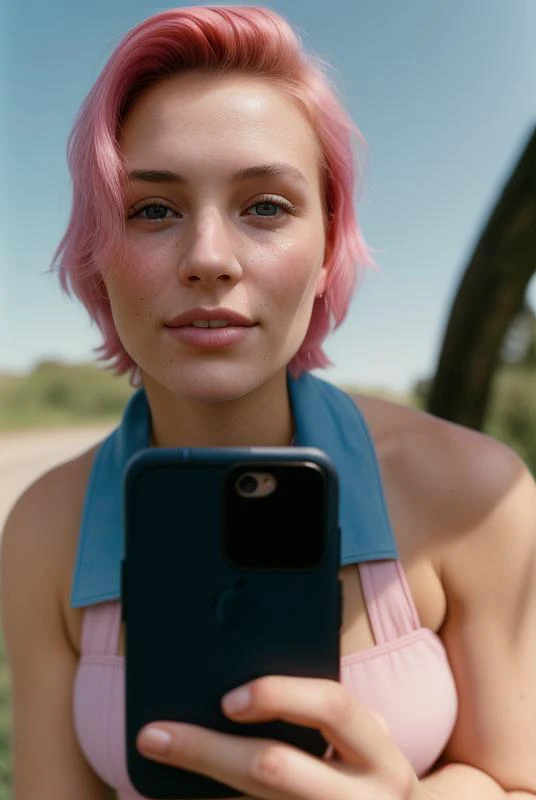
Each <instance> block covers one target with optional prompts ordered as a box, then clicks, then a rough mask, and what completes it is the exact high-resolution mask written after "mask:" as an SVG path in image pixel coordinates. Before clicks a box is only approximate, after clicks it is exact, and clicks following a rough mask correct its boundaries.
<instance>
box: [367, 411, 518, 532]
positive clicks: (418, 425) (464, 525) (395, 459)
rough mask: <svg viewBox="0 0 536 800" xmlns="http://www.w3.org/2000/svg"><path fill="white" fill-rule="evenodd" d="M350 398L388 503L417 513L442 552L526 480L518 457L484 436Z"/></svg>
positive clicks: (421, 415)
mask: <svg viewBox="0 0 536 800" xmlns="http://www.w3.org/2000/svg"><path fill="white" fill-rule="evenodd" d="M354 400H355V402H356V403H357V405H358V406H359V408H360V410H361V411H362V412H363V415H364V416H365V419H366V421H367V425H368V426H369V429H370V431H371V435H372V438H373V441H374V443H375V446H376V451H377V454H378V459H379V462H380V468H381V471H382V475H383V477H384V480H385V482H386V489H387V491H388V492H390V493H391V498H392V502H393V503H394V505H395V506H396V508H399V507H401V506H404V507H405V508H406V509H408V508H412V509H413V512H406V513H412V514H413V515H417V517H418V521H419V522H420V525H419V526H418V529H421V528H422V529H423V530H426V531H427V535H429V536H430V537H432V539H433V540H434V542H433V543H434V544H437V545H438V546H439V547H441V548H443V546H445V545H446V546H448V547H450V546H451V545H453V544H454V542H456V541H459V540H460V539H461V538H463V537H464V536H467V534H468V532H470V531H472V532H474V531H476V530H480V529H482V527H483V526H485V523H486V520H488V519H489V518H490V515H492V514H493V513H494V511H495V510H497V509H498V507H499V506H500V505H501V504H502V503H504V502H505V501H506V499H507V498H508V496H509V495H510V493H511V492H512V491H514V490H515V487H517V486H518V485H519V483H520V482H524V483H527V482H528V483H529V484H530V482H531V476H530V473H529V472H528V469H527V467H526V466H525V464H524V463H523V461H522V460H521V459H520V458H519V456H517V454H516V453H515V452H514V451H513V450H512V449H511V448H509V447H508V446H507V445H505V444H504V443H502V442H500V441H498V440H496V439H493V438H492V437H490V436H488V435H486V434H484V433H481V432H479V431H474V430H472V429H469V428H466V427H464V426H461V425H457V424H455V423H452V422H448V421H446V420H442V419H439V418H437V417H434V416H433V415H431V414H428V413H426V412H424V411H420V410H417V409H413V408H410V407H407V406H403V405H400V404H398V403H394V402H391V401H388V400H383V399H379V398H374V397H369V396H366V395H356V396H354ZM429 543H430V544H432V542H431V541H430V542H429Z"/></svg>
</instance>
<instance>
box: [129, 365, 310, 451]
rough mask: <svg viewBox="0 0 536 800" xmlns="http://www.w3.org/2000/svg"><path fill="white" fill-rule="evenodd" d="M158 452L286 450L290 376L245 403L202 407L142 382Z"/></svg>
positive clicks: (265, 386) (282, 376)
mask: <svg viewBox="0 0 536 800" xmlns="http://www.w3.org/2000/svg"><path fill="white" fill-rule="evenodd" d="M143 377H144V380H143V383H144V388H145V392H146V394H147V400H148V403H149V407H150V409H151V444H152V445H153V446H156V447H286V446H288V445H289V444H290V443H291V441H292V438H293V436H294V423H293V418H292V409H291V406H290V399H289V395H288V388H287V376H286V370H284V371H282V372H280V373H278V374H277V375H276V376H274V377H273V378H271V379H270V381H268V382H267V383H266V384H263V385H262V386H259V387H257V388H256V389H255V390H254V391H252V392H249V393H248V394H247V395H244V396H243V397H239V398H236V399H233V400H226V401H223V402H217V403H214V402H211V403H203V402H200V401H199V400H192V399H189V398H185V397H183V396H177V395H175V394H172V393H171V392H169V391H168V390H167V389H165V388H163V387H162V385H161V384H157V383H156V382H153V381H152V380H150V379H148V378H147V376H143Z"/></svg>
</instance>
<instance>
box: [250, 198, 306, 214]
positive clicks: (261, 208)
mask: <svg viewBox="0 0 536 800" xmlns="http://www.w3.org/2000/svg"><path fill="white" fill-rule="evenodd" d="M251 209H256V210H257V213H256V214H248V216H254V217H257V218H264V219H274V218H277V217H279V216H281V215H280V214H278V213H277V212H278V211H284V212H285V213H287V214H292V213H293V212H295V211H296V208H295V207H294V206H293V205H292V203H289V202H288V201H287V200H282V199H281V198H279V197H277V198H276V197H273V198H272V197H264V198H262V199H261V200H259V201H258V202H257V203H254V204H253V205H252V206H249V208H248V209H247V211H251Z"/></svg>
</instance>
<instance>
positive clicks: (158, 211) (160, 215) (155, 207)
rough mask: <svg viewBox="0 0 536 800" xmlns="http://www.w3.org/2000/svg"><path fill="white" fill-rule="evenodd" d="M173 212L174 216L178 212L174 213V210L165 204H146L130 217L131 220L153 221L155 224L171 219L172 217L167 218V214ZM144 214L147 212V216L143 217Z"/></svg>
mask: <svg viewBox="0 0 536 800" xmlns="http://www.w3.org/2000/svg"><path fill="white" fill-rule="evenodd" d="M168 211H171V213H172V214H176V213H177V212H176V211H173V209H172V208H170V207H169V206H167V205H165V203H146V204H145V205H143V206H141V208H137V209H135V211H134V212H133V213H132V214H131V215H130V216H129V219H134V218H138V219H143V220H148V221H149V220H152V221H154V222H163V221H164V220H166V219H171V217H167V216H166V213H167V212H168ZM144 212H147V216H143V214H144Z"/></svg>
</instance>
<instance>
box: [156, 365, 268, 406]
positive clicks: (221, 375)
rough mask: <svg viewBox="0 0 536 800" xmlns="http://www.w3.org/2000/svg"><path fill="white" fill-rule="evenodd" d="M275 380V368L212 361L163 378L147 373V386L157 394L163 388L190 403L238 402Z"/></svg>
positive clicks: (168, 372)
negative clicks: (159, 388) (272, 379)
mask: <svg viewBox="0 0 536 800" xmlns="http://www.w3.org/2000/svg"><path fill="white" fill-rule="evenodd" d="M268 363H269V362H267V364H268ZM273 377H274V371H273V366H272V368H271V369H268V368H267V369H265V370H263V369H261V368H259V363H258V362H257V364H255V365H252V364H251V363H249V364H245V363H241V364H239V363H234V364H231V363H222V362H219V363H218V362H216V363H215V362H214V361H211V362H210V363H208V362H206V363H204V364H200V363H197V364H195V365H188V366H179V365H176V366H175V368H173V369H167V370H165V372H163V373H161V374H157V373H156V371H152V373H147V372H146V373H144V384H145V386H146V387H149V386H150V387H151V390H152V391H158V386H160V387H161V388H163V389H164V390H165V391H167V392H169V393H171V394H173V395H175V396H176V397H180V398H181V399H182V400H185V401H187V402H188V401H189V402H195V403H208V404H212V403H228V402H232V401H233V400H239V399H240V398H242V397H244V396H245V395H247V394H250V393H251V392H253V391H255V390H256V389H258V388H259V387H260V386H262V385H263V384H265V383H266V382H267V381H269V380H270V379H271V378H273Z"/></svg>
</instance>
